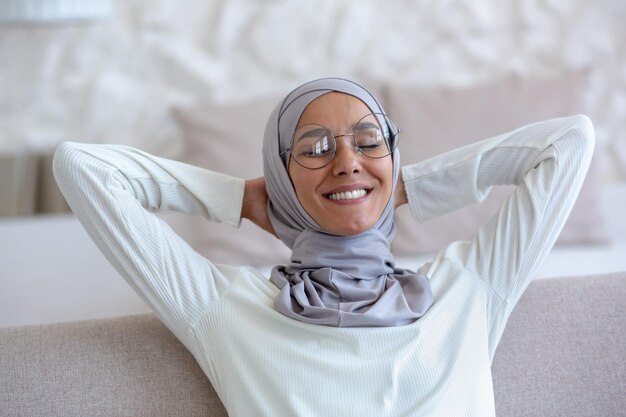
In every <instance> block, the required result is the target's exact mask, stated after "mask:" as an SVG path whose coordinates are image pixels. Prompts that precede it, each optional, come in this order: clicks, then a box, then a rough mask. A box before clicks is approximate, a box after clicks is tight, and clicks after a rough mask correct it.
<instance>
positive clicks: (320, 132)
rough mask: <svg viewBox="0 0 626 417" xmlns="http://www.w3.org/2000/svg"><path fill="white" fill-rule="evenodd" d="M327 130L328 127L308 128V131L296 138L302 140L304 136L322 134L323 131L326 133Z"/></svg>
mask: <svg viewBox="0 0 626 417" xmlns="http://www.w3.org/2000/svg"><path fill="white" fill-rule="evenodd" d="M327 130H328V129H324V128H318V129H311V130H307V131H306V132H304V133H303V134H301V135H300V136H298V137H297V138H296V139H297V140H298V141H300V140H301V139H304V138H310V137H315V136H320V135H321V134H322V133H325V132H326V131H327Z"/></svg>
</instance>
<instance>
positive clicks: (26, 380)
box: [0, 272, 626, 417]
mask: <svg viewBox="0 0 626 417" xmlns="http://www.w3.org/2000/svg"><path fill="white" fill-rule="evenodd" d="M625 317H626V272H622V273H612V274H601V275H591V276H577V277H558V278H547V279H536V280H534V281H532V282H531V284H530V286H529V287H528V289H527V291H526V292H525V293H524V295H523V296H522V298H521V300H520V301H519V304H518V305H517V306H516V308H515V310H514V311H513V313H512V315H511V317H510V319H509V322H508V324H507V327H506V329H505V332H504V334H503V336H502V340H501V343H500V345H499V347H498V349H497V351H496V355H495V358H494V361H493V365H492V371H493V381H494V390H495V402H496V412H497V415H499V416H507V417H521V416H542V417H548V416H568V417H579V416H581V417H582V416H587V417H592V416H593V417H597V416H602V417H612V416H613V417H617V416H625V415H626V395H625V393H626V322H625V320H624V318H625ZM0 381H1V383H0V415H1V416H30V417H36V416H46V417H50V416H187V417H189V416H215V417H217V416H226V411H225V410H224V408H223V406H222V404H221V402H220V399H219V398H218V396H217V394H216V393H215V391H214V390H213V388H212V387H211V384H210V383H209V382H208V380H207V379H206V378H205V377H204V375H203V373H202V371H201V370H200V368H199V366H198V365H197V364H196V362H195V360H194V358H193V357H192V355H191V354H190V353H189V352H188V351H187V350H186V349H185V347H184V346H183V345H182V344H181V343H180V342H178V341H177V339H176V338H175V337H174V336H173V335H172V334H171V333H170V331H169V330H168V329H167V328H166V327H165V326H164V325H163V324H162V323H161V322H160V321H159V320H158V319H157V318H156V317H155V316H154V315H153V314H151V313H150V314H140V315H131V316H122V317H117V318H107V319H95V320H87V321H80V322H68V323H59V324H49V325H36V326H20V327H12V328H0Z"/></svg>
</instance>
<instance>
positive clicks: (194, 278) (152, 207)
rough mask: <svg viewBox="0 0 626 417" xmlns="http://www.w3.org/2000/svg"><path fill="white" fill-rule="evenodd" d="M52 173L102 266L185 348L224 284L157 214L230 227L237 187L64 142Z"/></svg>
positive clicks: (183, 168)
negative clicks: (169, 213)
mask: <svg viewBox="0 0 626 417" xmlns="http://www.w3.org/2000/svg"><path fill="white" fill-rule="evenodd" d="M53 168H54V175H55V178H56V180H57V182H58V184H59V187H60V189H61V191H62V192H63V195H64V196H65V198H66V199H67V201H68V203H69V205H70V206H71V208H72V210H73V212H74V213H75V215H76V216H77V217H78V219H79V220H80V222H81V223H82V225H83V227H84V228H85V229H86V230H87V232H88V234H89V235H90V237H91V238H92V239H93V241H94V242H95V243H96V245H97V246H98V248H99V249H100V250H101V251H102V253H103V254H104V255H105V256H106V257H107V259H108V260H109V262H111V264H112V265H113V266H114V267H115V268H116V270H117V271H118V272H119V273H120V274H121V275H122V276H123V277H124V278H125V279H126V281H127V282H128V283H129V284H130V285H131V287H133V288H134V289H135V291H136V292H137V293H139V294H140V295H141V296H142V298H143V299H144V300H145V301H146V302H147V303H148V304H149V305H150V306H151V307H152V308H153V310H154V311H155V312H156V313H157V314H158V315H159V316H160V318H161V319H162V320H163V321H164V323H165V324H166V325H167V326H168V327H169V328H170V329H171V330H172V331H173V332H174V333H175V334H176V335H177V337H178V338H179V339H180V340H181V341H183V343H185V344H186V345H187V347H188V348H190V349H192V346H189V344H190V343H193V342H192V340H193V338H192V337H190V334H191V333H192V332H193V326H194V324H195V323H196V322H197V321H198V320H199V319H200V318H201V317H202V315H203V314H204V313H205V312H206V311H207V310H208V309H210V308H211V307H212V306H214V305H216V303H217V301H218V300H219V297H220V295H221V294H222V293H223V292H224V290H225V289H226V288H227V287H228V285H229V283H230V280H229V279H228V276H232V275H233V271H230V273H225V272H228V271H227V270H228V268H231V267H227V266H219V267H218V266H215V265H213V264H212V263H211V262H209V261H208V260H207V259H206V258H204V257H203V256H201V255H200V254H198V253H197V252H195V251H194V250H193V249H192V248H191V247H190V246H189V245H188V244H187V243H186V242H185V241H184V240H183V239H182V238H180V237H179V236H178V235H176V234H175V233H174V231H173V230H172V229H171V228H170V227H169V226H168V225H167V224H166V223H165V222H164V221H162V220H161V219H160V218H158V217H157V216H156V215H154V214H153V212H157V211H165V210H177V211H181V212H184V213H187V214H190V215H202V216H204V217H206V218H207V219H209V220H212V221H222V222H226V223H229V224H232V225H234V226H237V225H238V224H239V222H240V212H241V204H242V198H243V186H244V182H243V180H241V179H237V178H233V177H229V176H225V175H222V174H217V173H214V172H211V171H207V170H205V169H201V168H198V167H194V166H190V165H186V164H183V163H180V162H176V161H171V160H166V159H162V158H158V157H155V156H152V155H149V154H147V153H145V152H142V151H139V150H137V149H133V148H130V147H126V146H119V145H87V144H78V143H71V142H65V143H63V144H61V145H60V146H59V148H58V149H57V151H56V153H55V157H54V163H53Z"/></svg>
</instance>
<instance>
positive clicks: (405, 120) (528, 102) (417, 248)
mask: <svg viewBox="0 0 626 417" xmlns="http://www.w3.org/2000/svg"><path fill="white" fill-rule="evenodd" d="M586 80H587V77H586V75H585V74H584V73H581V74H573V75H570V76H567V77H564V78H560V79H558V80H537V79H530V80H524V79H517V78H510V79H504V80H501V81H497V82H493V83H490V84H486V85H483V86H479V87H474V88H466V89H446V88H438V89H436V88H433V89H426V88H417V87H403V86H391V87H390V88H389V90H388V92H387V95H388V99H389V101H388V103H387V108H386V110H387V113H388V114H389V115H390V117H391V118H392V119H394V120H395V121H396V122H397V123H398V125H399V126H400V127H401V128H402V129H403V132H404V133H403V134H402V137H401V142H400V151H401V156H402V164H403V165H407V164H411V163H415V162H419V161H421V160H424V159H427V158H429V157H432V156H434V155H437V154H439V153H442V152H445V151H448V150H451V149H454V148H458V147H460V146H462V145H466V144H468V143H471V142H475V141H478V140H481V139H484V138H488V137H491V136H494V135H496V134H499V133H503V132H506V131H509V130H512V129H514V128H516V127H518V126H521V125H524V124H527V123H531V122H535V121H539V120H544V119H549V118H552V117H558V116H566V115H570V114H576V113H584V112H585V111H586V107H585V98H584V94H585V89H586V84H587V83H586ZM594 159H595V158H594ZM512 189H513V188H512V187H496V188H494V190H493V191H492V192H491V194H490V195H489V196H488V197H487V199H486V200H485V201H484V202H482V203H481V204H477V205H473V206H470V207H466V208H463V209H461V210H457V211H455V212H452V213H448V214H446V215H444V216H442V217H439V218H436V219H433V220H430V221H428V222H425V223H422V224H417V223H416V222H415V221H414V219H413V218H412V216H411V213H410V210H409V208H408V207H407V206H403V207H400V208H399V209H398V210H397V214H396V221H397V225H398V234H397V237H396V239H395V241H394V243H393V245H392V248H393V251H394V253H396V254H397V255H408V254H415V253H419V252H433V251H436V250H438V249H441V248H442V247H444V246H445V245H446V244H447V243H449V242H452V241H455V240H468V239H471V238H472V237H473V236H475V234H476V232H477V231H478V228H479V227H480V225H481V224H483V223H484V222H485V221H487V220H488V219H489V218H490V217H491V216H492V215H493V214H494V213H495V212H496V211H497V210H498V208H499V206H500V203H501V202H502V200H503V198H504V197H505V196H506V195H508V194H509V193H510V192H511V191H512ZM598 201H599V195H598V175H597V173H596V170H595V169H594V164H593V162H592V166H591V168H590V172H589V174H588V176H587V179H586V181H585V184H584V185H583V188H582V190H581V193H580V195H579V198H578V200H577V202H576V204H575V206H574V208H573V210H572V213H571V215H570V217H569V219H568V221H567V223H566V225H565V227H564V229H563V231H562V233H561V235H560V236H559V239H558V241H557V243H561V244H563V243H600V242H606V241H607V240H608V236H607V233H606V230H605V229H604V227H603V225H602V221H601V220H602V215H601V207H600V205H599V203H598Z"/></svg>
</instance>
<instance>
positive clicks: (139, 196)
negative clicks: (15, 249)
mask: <svg viewBox="0 0 626 417" xmlns="http://www.w3.org/2000/svg"><path fill="white" fill-rule="evenodd" d="M54 172H55V178H56V179H57V182H58V183H59V186H60V187H61V189H62V191H63V193H64V195H65V197H66V199H67V200H68V202H69V204H70V206H72V209H73V210H74V211H75V212H81V211H83V206H85V207H84V208H85V209H87V208H88V206H93V205H97V204H99V205H100V206H101V207H106V206H108V204H105V203H104V200H109V201H110V202H111V203H115V201H117V200H116V199H119V198H128V199H132V200H136V202H137V203H139V204H140V205H141V206H142V207H143V208H144V209H146V210H147V211H149V212H158V211H179V212H182V213H185V214H190V215H202V216H204V217H206V218H207V219H209V220H213V221H223V222H227V223H230V224H233V225H238V224H239V222H240V214H241V203H242V196H243V188H244V181H243V180H241V179H238V178H234V177H229V176H226V175H222V174H219V173H215V172H211V171H208V170H205V169H202V168H198V167H194V166H191V165H187V164H183V163H181V162H177V161H172V160H167V159H163V158H158V157H155V156H153V155H150V154H147V153H145V152H142V151H140V150H138V149H134V148H130V147H126V146H119V145H87V144H78V143H71V142H66V143H64V144H62V145H61V146H60V147H59V149H58V150H57V155H56V156H55V164H54ZM114 186H119V188H118V189H121V190H124V192H123V193H120V194H117V195H115V196H114V195H113V194H112V188H111V187H114ZM98 201H100V203H97V202H98Z"/></svg>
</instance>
